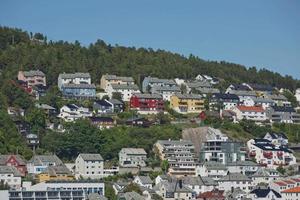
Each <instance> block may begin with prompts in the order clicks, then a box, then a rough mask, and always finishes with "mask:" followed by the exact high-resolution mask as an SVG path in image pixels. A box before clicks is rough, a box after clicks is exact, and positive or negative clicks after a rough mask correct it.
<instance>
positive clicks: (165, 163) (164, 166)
mask: <svg viewBox="0 0 300 200" xmlns="http://www.w3.org/2000/svg"><path fill="white" fill-rule="evenodd" d="M160 167H161V170H162V171H163V172H164V173H167V172H168V169H169V162H168V161H167V160H163V161H162V162H161V166H160Z"/></svg>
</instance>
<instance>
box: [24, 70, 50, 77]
mask: <svg viewBox="0 0 300 200" xmlns="http://www.w3.org/2000/svg"><path fill="white" fill-rule="evenodd" d="M23 74H24V76H45V74H44V72H42V71H40V70H30V71H23Z"/></svg>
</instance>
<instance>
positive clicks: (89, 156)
mask: <svg viewBox="0 0 300 200" xmlns="http://www.w3.org/2000/svg"><path fill="white" fill-rule="evenodd" d="M78 156H81V158H82V159H83V160H87V161H103V158H102V156H101V155H100V154H98V153H81V154H79V155H78Z"/></svg>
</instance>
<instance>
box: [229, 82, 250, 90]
mask: <svg viewBox="0 0 300 200" xmlns="http://www.w3.org/2000/svg"><path fill="white" fill-rule="evenodd" d="M231 86H232V89H233V90H245V91H249V90H250V88H249V87H248V86H247V85H243V84H231Z"/></svg>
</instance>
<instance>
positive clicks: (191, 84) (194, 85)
mask: <svg viewBox="0 0 300 200" xmlns="http://www.w3.org/2000/svg"><path fill="white" fill-rule="evenodd" d="M186 85H187V87H189V88H200V87H203V88H210V87H211V86H212V84H211V83H209V82H207V81H194V82H187V83H186Z"/></svg>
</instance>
